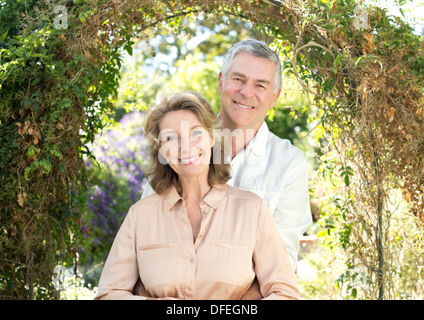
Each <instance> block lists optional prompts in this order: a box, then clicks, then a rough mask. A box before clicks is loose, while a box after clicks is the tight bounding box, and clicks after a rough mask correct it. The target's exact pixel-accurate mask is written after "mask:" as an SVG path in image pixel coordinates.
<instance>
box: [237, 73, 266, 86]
mask: <svg viewBox="0 0 424 320" xmlns="http://www.w3.org/2000/svg"><path fill="white" fill-rule="evenodd" d="M231 75H232V76H237V77H240V78H246V75H245V74H243V73H241V72H237V71H233V72H231ZM255 81H256V82H260V83H266V84H270V83H271V81H269V80H266V79H257V80H255Z"/></svg>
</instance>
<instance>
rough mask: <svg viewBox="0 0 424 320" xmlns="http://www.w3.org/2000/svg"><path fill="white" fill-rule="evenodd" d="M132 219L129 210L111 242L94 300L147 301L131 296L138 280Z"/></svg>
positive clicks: (142, 297) (140, 297)
mask: <svg viewBox="0 0 424 320" xmlns="http://www.w3.org/2000/svg"><path fill="white" fill-rule="evenodd" d="M133 219H134V215H133V214H132V209H130V211H129V212H128V214H127V216H126V217H125V219H124V222H123V223H122V225H121V227H120V229H119V231H118V233H117V235H116V237H115V240H114V241H113V244H112V248H111V250H110V252H109V255H108V258H107V260H106V263H105V266H104V268H103V271H102V275H101V277H100V281H99V286H98V288H99V289H98V293H97V295H96V297H95V298H94V299H95V300H121V299H147V297H145V296H135V295H133V294H132V291H133V289H134V286H135V285H136V283H137V280H138V278H139V270H138V263H137V253H136V244H135V227H134V221H133Z"/></svg>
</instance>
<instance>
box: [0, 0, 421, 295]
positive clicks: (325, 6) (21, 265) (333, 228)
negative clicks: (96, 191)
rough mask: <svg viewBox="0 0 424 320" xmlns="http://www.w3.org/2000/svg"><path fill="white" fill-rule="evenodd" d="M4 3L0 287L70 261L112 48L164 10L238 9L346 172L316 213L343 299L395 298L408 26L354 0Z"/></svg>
mask: <svg viewBox="0 0 424 320" xmlns="http://www.w3.org/2000/svg"><path fill="white" fill-rule="evenodd" d="M5 3H6V5H3V8H2V10H3V14H4V16H6V14H7V6H10V11H11V12H12V13H13V12H18V14H15V15H13V14H12V15H10V16H8V19H7V20H4V21H6V23H3V24H2V25H1V30H0V31H1V33H0V35H1V34H3V36H1V38H0V40H1V41H2V42H1V43H2V48H3V50H2V56H1V59H2V69H1V70H0V81H1V83H0V84H1V87H0V101H1V102H0V106H1V108H0V112H1V139H2V142H1V155H2V159H0V161H1V162H0V168H1V176H0V179H1V181H2V185H4V190H5V191H4V193H3V194H2V195H1V196H0V197H1V198H0V199H1V202H2V210H4V214H3V213H2V217H1V226H2V234H1V235H0V241H2V249H0V250H1V251H0V256H3V257H4V258H3V262H2V263H1V266H0V290H1V293H0V294H1V296H3V297H6V298H35V297H54V296H55V288H54V286H53V284H52V281H51V279H52V277H53V270H54V267H55V266H56V264H57V262H58V261H60V262H61V263H67V264H68V265H71V264H72V263H73V262H74V261H75V258H76V252H75V245H76V243H77V239H78V234H79V232H80V230H79V226H80V225H79V219H80V214H81V212H82V210H83V207H84V186H85V184H86V175H85V172H84V166H83V161H82V157H83V156H87V155H88V156H90V154H89V151H88V149H87V148H86V144H87V143H88V142H90V141H92V140H93V138H94V135H95V133H96V132H98V131H99V130H100V129H102V128H103V127H104V126H105V125H106V124H107V115H108V112H109V111H110V110H112V106H113V96H114V95H116V90H117V87H118V82H119V76H118V75H119V68H120V49H121V48H123V49H125V50H127V51H128V52H129V53H131V45H132V37H133V36H135V35H138V36H140V35H142V32H143V31H144V30H146V29H148V28H150V27H152V26H154V25H158V24H160V23H161V22H164V21H167V22H168V23H171V25H173V26H174V27H175V29H176V30H181V29H182V28H184V26H183V25H182V24H181V21H180V20H179V18H181V17H183V16H188V15H190V14H193V13H200V12H204V13H207V14H214V15H220V14H223V13H225V14H232V15H235V16H242V17H243V18H244V19H248V20H250V21H252V23H253V24H255V25H257V26H260V27H261V29H262V31H263V32H265V33H267V34H268V35H269V36H272V37H274V39H275V42H276V43H277V44H278V47H279V49H280V50H281V52H282V54H284V55H285V56H286V57H287V60H286V61H285V62H284V69H285V71H286V72H291V73H293V74H294V75H295V76H296V77H297V78H298V80H299V82H300V84H301V85H302V87H303V88H304V90H305V91H307V92H308V93H309V94H310V95H311V102H312V103H313V105H314V106H315V107H316V112H315V113H314V117H315V120H316V121H318V123H319V125H318V127H317V130H318V131H317V132H318V138H321V140H323V141H325V143H327V144H328V146H329V147H330V152H331V157H327V158H325V159H324V160H323V164H324V166H323V168H324V169H323V172H325V170H327V172H330V171H331V173H332V174H333V173H335V172H336V170H337V173H338V174H339V177H341V179H342V182H343V186H342V188H341V189H338V191H337V192H339V191H340V190H342V192H343V193H342V194H340V196H338V197H334V198H333V202H334V203H335V206H336V209H337V210H336V213H335V214H333V215H332V216H331V219H330V218H329V219H327V220H325V223H326V226H325V227H326V228H327V229H326V232H327V233H328V235H333V237H334V236H335V239H337V240H338V241H339V246H340V247H341V248H342V249H343V250H345V251H346V252H348V253H349V255H348V257H349V258H348V260H347V261H346V264H347V268H348V269H347V272H346V273H345V275H344V280H343V279H342V281H341V282H342V283H343V281H345V282H346V279H348V278H349V277H350V280H351V281H350V282H349V281H347V283H348V286H347V290H348V294H349V295H350V296H351V297H356V296H360V297H367V298H377V297H378V298H380V299H382V298H390V297H393V296H394V295H395V293H393V292H392V291H390V290H387V289H388V284H389V283H391V281H392V280H393V274H392V273H393V272H392V271H391V270H392V266H391V265H390V261H389V260H390V259H391V258H390V251H389V246H388V243H389V241H390V236H389V229H390V219H391V214H392V212H391V211H390V209H389V208H388V204H389V196H390V192H391V190H395V189H401V190H402V193H403V195H404V197H405V200H406V201H408V203H409V204H410V206H411V211H410V212H411V213H412V214H414V216H415V217H417V221H418V220H421V221H423V220H424V215H423V211H424V200H423V187H422V186H423V185H424V170H423V169H422V163H423V161H424V127H423V121H422V120H423V116H424V100H423V80H424V79H423V78H424V50H423V49H424V47H423V42H422V38H420V37H419V36H416V35H414V34H413V32H412V31H413V30H412V28H411V27H410V26H408V25H407V24H406V23H404V22H402V21H401V20H400V19H392V18H389V17H388V16H387V13H386V12H385V11H384V10H381V9H379V8H368V9H366V10H365V11H366V13H367V14H366V18H367V20H366V22H367V24H365V26H366V27H364V22H365V20H362V21H359V22H358V20H357V19H358V18H357V17H356V13H355V12H356V11H358V8H361V7H360V6H359V5H358V4H357V3H356V2H355V1H354V0H335V1H331V2H330V1H326V0H319V1H312V0H307V1H297V0H288V1H281V2H280V1H266V0H252V1H207V0H206V1H196V0H185V1H152V0H131V1H120V0H74V1H66V0H64V1H62V2H61V4H60V7H58V6H59V5H58V4H57V3H54V2H53V1H51V0H45V1H38V2H37V1H32V0H25V1H24V0H22V1H20V2H19V3H14V2H12V1H5ZM5 8H6V9H5ZM361 10H362V11H361ZM361 10H360V11H361V12H364V11H363V10H364V9H361ZM7 22H8V23H9V25H7ZM358 23H359V24H358ZM5 31H6V32H5ZM330 221H333V222H334V224H332V223H331V222H330ZM414 223H415V222H414ZM417 223H418V222H417ZM420 230H422V229H420ZM423 237H424V236H423V234H422V232H421V233H419V236H418V238H417V240H416V241H415V244H416V245H417V246H418V247H419V248H422V243H423ZM365 238H366V239H368V240H369V241H368V242H366V241H364V239H365ZM367 245H370V246H371V247H372V248H373V249H372V250H369V248H367V247H366V246H367ZM420 246H421V247H420ZM414 259H415V258H414ZM416 259H418V258H416ZM414 261H415V260H414ZM356 265H361V266H364V267H365V268H366V269H367V270H368V273H367V280H366V281H367V284H368V287H369V288H368V289H367V290H364V293H363V295H362V296H361V295H360V294H359V293H358V292H359V288H357V287H355V285H354V284H353V283H354V276H353V275H354V274H355V273H354V272H353V270H354V267H355V266H356ZM349 271H350V272H349ZM414 272H418V271H416V270H415V271H414ZM415 275H418V274H417V273H415ZM352 277H353V278H352ZM34 288H36V289H35V290H34Z"/></svg>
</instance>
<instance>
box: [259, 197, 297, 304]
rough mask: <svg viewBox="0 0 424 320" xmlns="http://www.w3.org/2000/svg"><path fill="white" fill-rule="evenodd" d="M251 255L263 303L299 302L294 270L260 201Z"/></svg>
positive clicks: (272, 221)
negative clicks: (254, 243)
mask: <svg viewBox="0 0 424 320" xmlns="http://www.w3.org/2000/svg"><path fill="white" fill-rule="evenodd" d="M257 228H258V229H257V240H256V245H255V248H254V251H253V260H254V268H255V273H256V277H257V279H258V282H259V287H260V291H261V294H262V296H263V297H264V299H269V300H271V299H282V300H286V299H287V300H292V299H294V300H296V299H300V293H299V289H298V287H297V283H296V277H295V274H294V270H293V266H292V263H291V261H290V258H289V254H288V252H287V249H286V246H285V244H284V241H283V240H282V239H281V237H280V235H279V233H278V230H277V228H276V225H275V223H274V220H273V218H272V216H271V214H270V213H269V211H268V208H267V206H266V203H265V201H262V205H261V209H260V213H259V221H258V224H257Z"/></svg>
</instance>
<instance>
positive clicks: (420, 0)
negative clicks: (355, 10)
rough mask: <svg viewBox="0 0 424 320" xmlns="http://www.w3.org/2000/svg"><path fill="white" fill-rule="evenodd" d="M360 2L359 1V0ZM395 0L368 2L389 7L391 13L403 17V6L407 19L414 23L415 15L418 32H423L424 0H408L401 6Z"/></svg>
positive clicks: (368, 0) (368, 1)
mask: <svg viewBox="0 0 424 320" xmlns="http://www.w3.org/2000/svg"><path fill="white" fill-rule="evenodd" d="M358 2H359V1H358ZM396 2H399V1H394V0H366V1H365V3H366V4H373V5H377V6H379V7H381V8H387V9H388V12H389V14H391V15H395V16H399V17H401V18H402V19H403V17H402V14H401V12H400V9H399V8H402V10H403V11H404V15H405V18H406V20H407V21H410V22H411V23H412V19H413V18H414V17H415V19H416V21H415V23H414V24H415V26H416V31H417V33H421V30H422V29H423V27H424V0H406V1H404V2H406V3H405V4H404V5H402V6H401V7H399V6H398V5H397V4H396Z"/></svg>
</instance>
